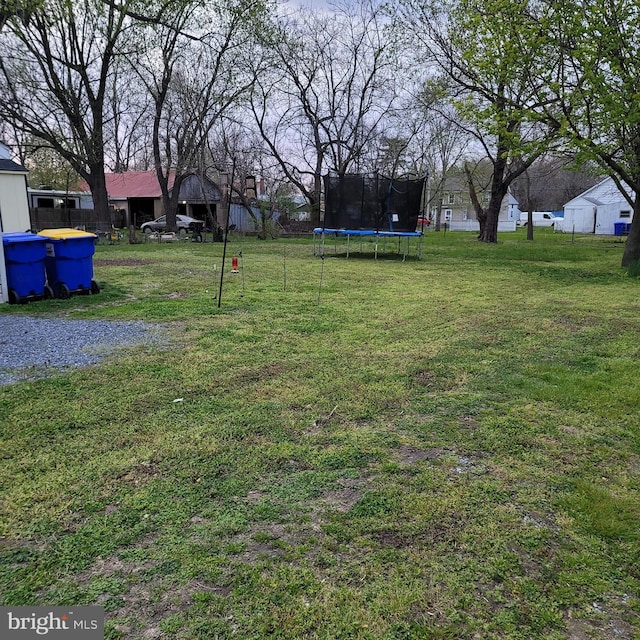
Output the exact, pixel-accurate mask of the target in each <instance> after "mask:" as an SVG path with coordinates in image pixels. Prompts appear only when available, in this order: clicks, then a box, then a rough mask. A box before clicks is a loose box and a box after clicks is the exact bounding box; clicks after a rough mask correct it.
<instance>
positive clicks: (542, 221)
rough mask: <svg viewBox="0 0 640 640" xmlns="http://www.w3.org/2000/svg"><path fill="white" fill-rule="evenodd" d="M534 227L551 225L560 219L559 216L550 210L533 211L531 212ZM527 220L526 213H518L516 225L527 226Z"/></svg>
mask: <svg viewBox="0 0 640 640" xmlns="http://www.w3.org/2000/svg"><path fill="white" fill-rule="evenodd" d="M532 218H533V226H534V227H553V225H554V224H555V223H556V222H557V221H558V220H560V219H561V218H560V217H559V216H556V215H554V214H553V212H551V211H534V212H533V214H532ZM528 220H529V214H528V213H526V212H525V213H520V220H519V221H518V226H523V227H526V226H527V222H528Z"/></svg>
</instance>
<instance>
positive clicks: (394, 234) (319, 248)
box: [313, 227, 423, 262]
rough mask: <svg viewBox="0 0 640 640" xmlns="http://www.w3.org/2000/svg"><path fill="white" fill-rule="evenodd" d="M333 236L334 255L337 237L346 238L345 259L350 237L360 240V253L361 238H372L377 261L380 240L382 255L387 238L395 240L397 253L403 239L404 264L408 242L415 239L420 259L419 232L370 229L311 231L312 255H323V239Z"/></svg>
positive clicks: (320, 228)
mask: <svg viewBox="0 0 640 640" xmlns="http://www.w3.org/2000/svg"><path fill="white" fill-rule="evenodd" d="M327 236H333V238H334V245H333V246H334V254H335V255H337V254H338V237H346V239H347V240H346V257H347V258H348V257H349V253H350V251H351V237H352V236H353V237H355V238H360V253H363V242H362V240H363V238H365V237H373V238H374V256H375V259H376V260H377V259H378V253H379V249H380V239H382V253H385V252H386V243H387V239H388V238H397V241H398V242H397V252H398V254H399V253H400V251H401V244H402V239H403V238H404V240H405V242H404V251H403V255H402V261H403V262H404V261H405V260H406V259H407V256H408V255H409V241H410V239H411V238H417V239H418V242H417V247H416V257H417V258H418V260H420V259H421V258H422V238H423V235H422V232H421V231H375V230H372V229H325V228H324V227H316V228H315V229H314V230H313V255H314V256H316V255H325V238H326V237H327Z"/></svg>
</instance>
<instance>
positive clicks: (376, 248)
mask: <svg viewBox="0 0 640 640" xmlns="http://www.w3.org/2000/svg"><path fill="white" fill-rule="evenodd" d="M374 255H375V259H376V260H377V259H378V236H376V243H375V247H374Z"/></svg>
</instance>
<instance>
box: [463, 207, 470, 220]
mask: <svg viewBox="0 0 640 640" xmlns="http://www.w3.org/2000/svg"><path fill="white" fill-rule="evenodd" d="M462 219H463V220H468V219H469V212H468V211H467V210H466V209H465V210H464V211H463V212H462Z"/></svg>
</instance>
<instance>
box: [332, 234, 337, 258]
mask: <svg viewBox="0 0 640 640" xmlns="http://www.w3.org/2000/svg"><path fill="white" fill-rule="evenodd" d="M333 253H334V255H336V256H337V255H338V234H337V233H336V234H335V235H334V236H333Z"/></svg>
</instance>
